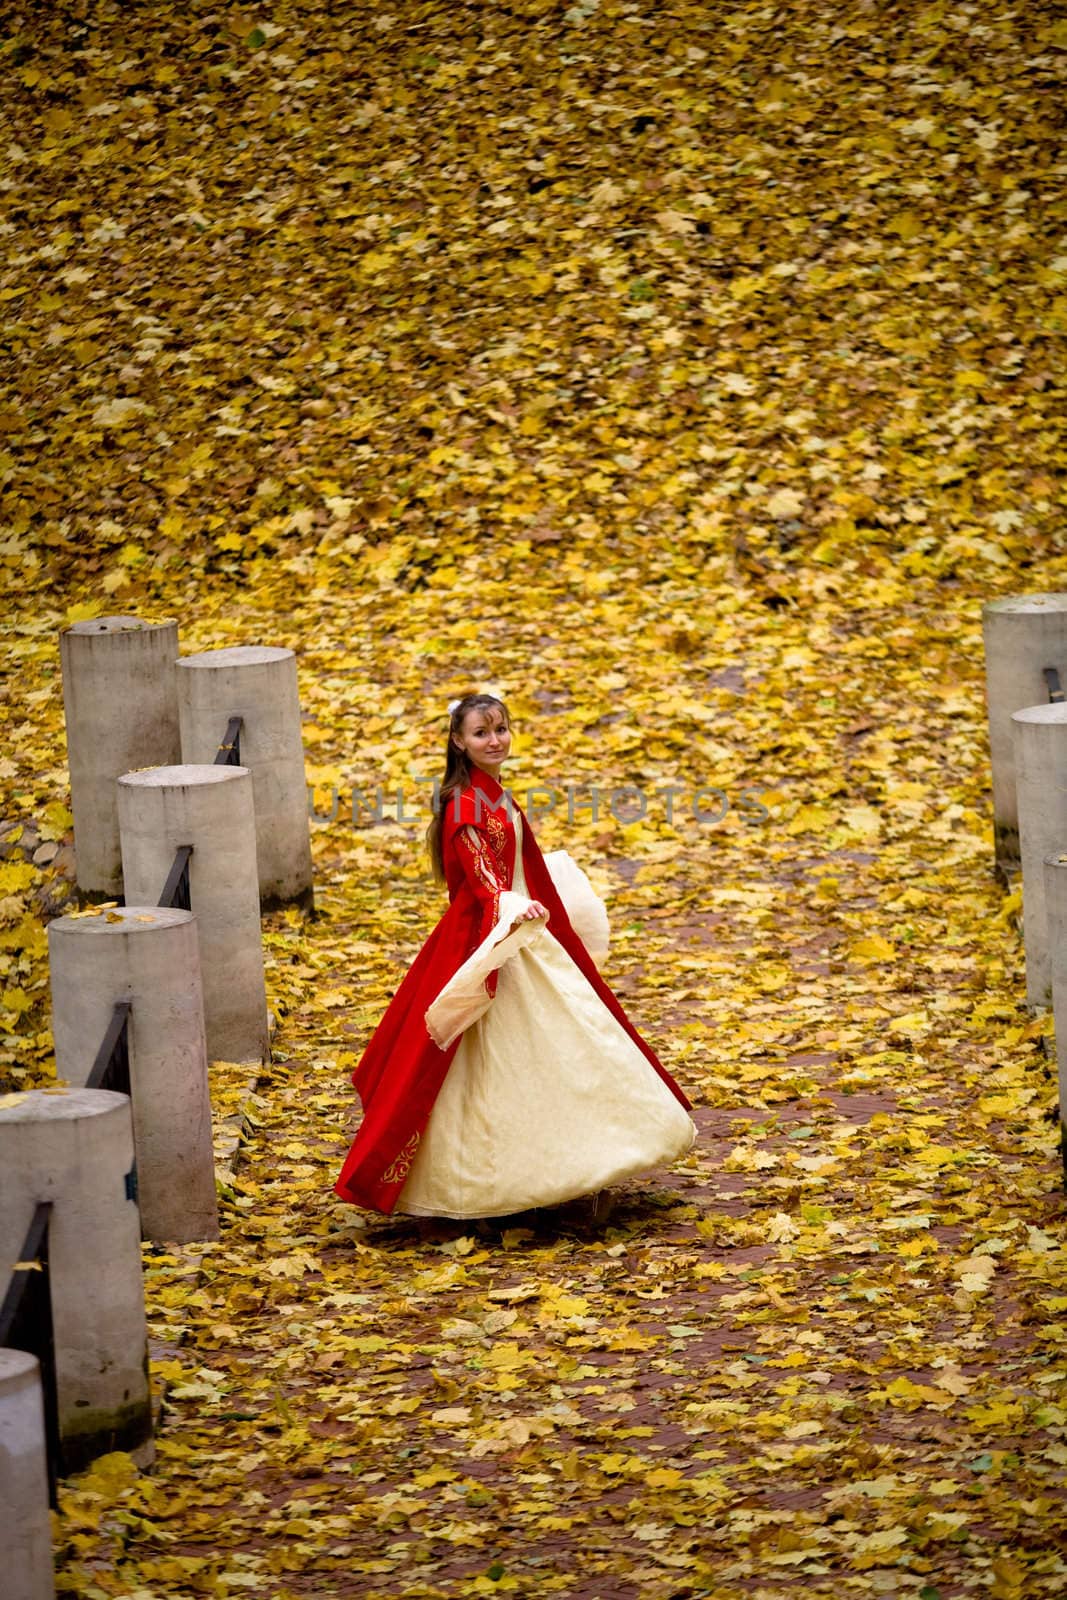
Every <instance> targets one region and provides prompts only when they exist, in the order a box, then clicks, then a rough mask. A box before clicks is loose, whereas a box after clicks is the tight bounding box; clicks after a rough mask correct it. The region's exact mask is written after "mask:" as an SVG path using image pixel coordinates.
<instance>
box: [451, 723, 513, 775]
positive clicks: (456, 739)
mask: <svg viewBox="0 0 1067 1600" xmlns="http://www.w3.org/2000/svg"><path fill="white" fill-rule="evenodd" d="M452 740H453V743H454V744H455V745H456V747H457V749H459V750H463V751H465V752H466V755H467V759H468V760H470V761H473V762H474V765H475V766H476V767H481V769H482V771H483V772H488V773H489V775H490V776H491V777H493V778H495V777H496V775H497V773H498V772H499V771H500V768H501V766H502V765H503V764H504V762H505V761H506V760H507V758H508V753H509V752H510V750H511V729H510V728H509V727H508V724H507V719H506V718H505V716H504V713H503V711H501V709H500V707H499V706H478V707H475V708H474V710H472V711H468V712H467V713H466V715H465V716H464V718H463V721H462V723H461V724H460V726H459V728H458V729H457V731H456V732H455V733H454V734H453V735H452Z"/></svg>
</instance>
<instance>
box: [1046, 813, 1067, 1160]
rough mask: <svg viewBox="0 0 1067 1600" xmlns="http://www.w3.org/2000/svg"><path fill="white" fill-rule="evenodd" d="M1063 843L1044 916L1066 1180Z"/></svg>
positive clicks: (1066, 858) (1050, 866) (1066, 853)
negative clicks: (1046, 922)
mask: <svg viewBox="0 0 1067 1600" xmlns="http://www.w3.org/2000/svg"><path fill="white" fill-rule="evenodd" d="M1063 844H1064V848H1063V849H1062V850H1059V851H1056V852H1055V854H1053V855H1051V856H1046V858H1045V913H1046V916H1047V917H1048V945H1049V963H1050V965H1051V968H1052V1009H1053V1015H1054V1018H1055V1029H1056V1066H1057V1070H1058V1074H1059V1080H1060V1149H1061V1151H1062V1153H1063V1164H1064V1176H1065V1177H1067V839H1065V840H1064V841H1063Z"/></svg>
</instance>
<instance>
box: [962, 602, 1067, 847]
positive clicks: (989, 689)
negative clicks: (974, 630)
mask: <svg viewBox="0 0 1067 1600" xmlns="http://www.w3.org/2000/svg"><path fill="white" fill-rule="evenodd" d="M982 635H983V638H984V640H985V663H986V700H987V704H988V708H989V751H990V756H991V758H992V765H993V829H994V838H995V847H996V859H997V865H998V866H1003V867H1010V866H1018V863H1019V814H1018V808H1017V805H1016V799H1015V748H1014V741H1013V738H1012V728H1011V717H1012V712H1014V711H1021V710H1022V709H1023V707H1024V706H1036V705H1041V704H1047V703H1048V685H1047V684H1046V683H1045V680H1044V677H1043V676H1042V669H1043V668H1045V667H1055V668H1056V669H1057V671H1058V672H1059V675H1060V682H1061V683H1062V685H1063V688H1064V692H1065V693H1067V594H1031V595H1016V596H1013V597H1012V598H1011V599H1007V600H992V601H990V602H989V604H988V605H985V606H983V607H982Z"/></svg>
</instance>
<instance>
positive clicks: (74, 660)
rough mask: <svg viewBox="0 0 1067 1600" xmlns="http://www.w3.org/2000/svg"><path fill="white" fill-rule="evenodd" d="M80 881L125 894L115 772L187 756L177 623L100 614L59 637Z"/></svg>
mask: <svg viewBox="0 0 1067 1600" xmlns="http://www.w3.org/2000/svg"><path fill="white" fill-rule="evenodd" d="M59 655H60V660H61V662H62V666H63V711H64V715H65V717H66V723H67V761H68V764H69V766H70V793H71V809H72V811H73V813H74V849H75V855H76V857H77V872H78V888H79V889H80V890H81V891H82V892H83V894H85V895H87V896H90V897H92V896H94V895H95V896H96V897H97V898H98V899H105V900H113V899H115V898H116V897H118V896H119V895H121V894H122V859H121V853H120V850H119V822H118V814H117V811H116V804H115V779H116V778H117V777H118V776H119V773H120V772H129V771H130V770H131V769H132V768H133V767H147V766H153V765H155V764H156V763H158V762H164V761H179V760H180V759H181V754H180V749H181V744H180V738H179V730H178V694H177V688H176V686H175V682H174V662H175V660H176V659H177V655H178V624H177V623H176V622H142V620H141V618H140V617H94V618H93V619H92V621H91V622H76V623H75V624H74V626H73V627H72V628H66V629H65V630H64V631H63V632H62V633H61V634H60V636H59Z"/></svg>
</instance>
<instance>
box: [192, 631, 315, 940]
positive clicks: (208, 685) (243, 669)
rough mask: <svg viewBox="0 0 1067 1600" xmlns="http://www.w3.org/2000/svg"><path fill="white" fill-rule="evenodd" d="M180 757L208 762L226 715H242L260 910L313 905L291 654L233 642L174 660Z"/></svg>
mask: <svg viewBox="0 0 1067 1600" xmlns="http://www.w3.org/2000/svg"><path fill="white" fill-rule="evenodd" d="M177 677H178V712H179V717H180V721H181V736H182V760H183V761H214V759H215V756H216V754H217V751H218V747H219V744H220V742H221V740H222V737H223V735H224V733H225V732H226V725H227V723H228V722H229V720H230V718H231V717H242V718H243V719H244V725H243V727H242V728H241V765H242V766H245V767H247V768H248V769H249V771H250V772H251V774H252V783H253V786H254V792H255V797H256V857H257V861H258V865H259V897H260V903H261V905H262V906H263V908H264V909H269V908H270V907H272V906H278V905H291V904H294V903H295V904H298V905H303V906H306V907H307V908H308V909H309V910H310V909H311V907H312V905H313V903H314V902H313V894H312V883H311V833H310V823H309V820H308V806H307V779H306V777H305V774H304V744H303V737H302V735H301V731H300V696H299V692H298V689H297V681H296V657H295V656H294V654H293V652H292V651H291V650H284V649H276V648H273V647H270V646H265V645H237V646H235V647H233V648H231V649H228V650H205V651H204V652H203V653H202V654H200V655H193V656H183V657H182V658H181V660H180V661H179V662H178V674H177Z"/></svg>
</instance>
